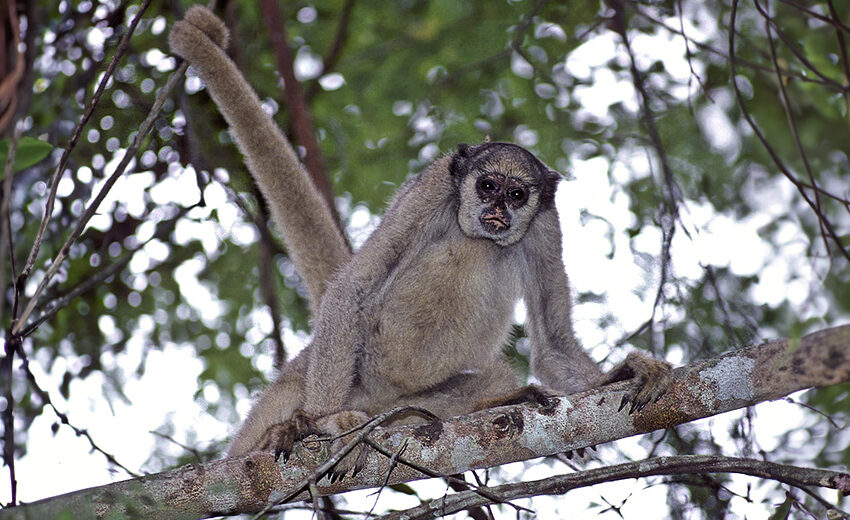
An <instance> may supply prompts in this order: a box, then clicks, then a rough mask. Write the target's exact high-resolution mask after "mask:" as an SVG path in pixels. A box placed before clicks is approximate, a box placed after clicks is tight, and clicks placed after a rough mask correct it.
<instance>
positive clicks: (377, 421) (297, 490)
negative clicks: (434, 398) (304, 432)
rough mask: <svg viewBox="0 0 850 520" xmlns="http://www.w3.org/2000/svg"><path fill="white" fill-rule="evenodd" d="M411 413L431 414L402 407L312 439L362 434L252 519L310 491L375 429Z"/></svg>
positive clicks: (417, 408)
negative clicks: (339, 432)
mask: <svg viewBox="0 0 850 520" xmlns="http://www.w3.org/2000/svg"><path fill="white" fill-rule="evenodd" d="M411 412H416V413H428V414H430V412H428V411H427V410H423V409H422V408H419V407H416V406H400V407H396V408H393V409H392V410H389V411H387V412H384V413H382V414H379V415H376V416H374V417H372V418H371V419H369V420H368V421H366V422H365V423H363V424H361V425H359V426H356V427H355V428H352V429H351V430H349V431H347V432H343V433H341V434H339V435H338V436H336V437H331V438H322V439H316V440H315V441H314V440H312V439H311V440H310V441H309V442H319V441H322V442H325V441H332V440H334V439H336V438H339V437H342V436H345V435H349V434H350V433H353V432H355V431H357V430H360V432H359V433H357V435H356V436H355V437H353V438H352V439H351V440H350V441H348V442H347V443H346V444H345V446H343V447H342V448H340V449H339V450H338V451H336V452H335V453H333V454H332V455H331V456H330V457H328V459H327V460H325V461H324V462H323V463H321V464H319V465H318V466H317V467H316V468H315V469H314V470H313V471H312V472H311V473H310V475H308V476H307V477H305V478H303V479H302V480H301V481H300V482H298V483H297V484H295V486H293V487H292V491H291V492H290V493H289V494H287V495H286V496H284V497H283V498H281V499H280V500H276V501H273V502H271V503H269V504H268V505H267V506H266V507H264V508H263V509H262V510H261V511H260V512H259V513H257V514H256V515H254V516H253V517H252V519H255V520H256V519H259V518H260V517H262V516H263V515H264V514H266V513H267V512H268V511H269V509H270V508H271V507H274V506H275V505H277V504H282V503H285V502H288V501H290V500H292V499H293V498H295V497H296V496H298V495H299V494H301V493H302V492H303V491H304V490H306V489H308V488H309V486H310V482H311V481H313V480H315V481H319V480H321V479H322V478H323V477H324V476H325V475H327V474H328V473H329V472H330V471H331V470H332V469H333V468H334V467H335V466H336V465H337V464H338V463H339V461H341V460H342V459H343V458H344V457H345V456H346V455H348V454H349V453H351V451H352V450H353V449H354V448H356V447H357V445H358V444H360V443H361V442H364V440H365V439H366V438H367V437H368V435H369V434H370V433H372V431H374V430H375V428H377V427H378V426H380V425H382V424H384V423H385V422H387V421H390V420H392V419H393V418H395V417H398V416H400V415H405V414H408V413H411ZM432 415H433V414H432ZM302 442H304V441H302Z"/></svg>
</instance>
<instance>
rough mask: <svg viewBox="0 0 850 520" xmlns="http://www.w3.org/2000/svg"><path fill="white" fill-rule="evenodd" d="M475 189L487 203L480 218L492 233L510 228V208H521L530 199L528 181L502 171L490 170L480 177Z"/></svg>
mask: <svg viewBox="0 0 850 520" xmlns="http://www.w3.org/2000/svg"><path fill="white" fill-rule="evenodd" d="M475 190H476V192H477V193H478V197H479V198H480V199H481V202H483V203H485V204H487V206H485V207H484V209H483V210H482V211H481V215H480V216H479V217H478V218H479V220H480V222H481V225H482V226H484V228H485V229H487V230H488V231H490V232H491V233H501V232H504V231H506V230H507V229H508V228H510V226H511V211H510V210H515V209H518V208H521V207H522V206H523V205H524V204H525V203H526V202H527V201H528V192H529V188H528V186H527V185H526V183H525V182H523V181H522V180H520V179H518V178H516V177H508V176H506V175H502V174H500V173H495V172H490V173H485V174H483V175H481V176H480V177H478V180H477V181H476V183H475Z"/></svg>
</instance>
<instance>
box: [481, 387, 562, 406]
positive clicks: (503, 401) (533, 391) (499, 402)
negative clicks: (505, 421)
mask: <svg viewBox="0 0 850 520" xmlns="http://www.w3.org/2000/svg"><path fill="white" fill-rule="evenodd" d="M520 403H535V404H537V405H539V406H540V407H541V408H543V409H544V410H551V409H553V408H554V407H555V403H556V401H555V400H554V399H551V394H549V393H547V392H546V391H545V390H544V389H543V388H540V387H539V386H537V385H526V386H523V387H522V388H517V389H516V390H511V391H510V392H508V393H506V394H502V395H499V396H496V397H491V398H488V399H483V400H481V401H478V402H477V403H475V406H474V407H473V408H472V409H473V411H478V410H485V409H487V408H495V407H497V406H508V405H511V404H520Z"/></svg>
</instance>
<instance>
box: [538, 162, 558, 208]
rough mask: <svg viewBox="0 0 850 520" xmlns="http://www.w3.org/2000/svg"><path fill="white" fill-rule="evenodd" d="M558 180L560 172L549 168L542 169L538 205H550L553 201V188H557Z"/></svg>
mask: <svg viewBox="0 0 850 520" xmlns="http://www.w3.org/2000/svg"><path fill="white" fill-rule="evenodd" d="M560 180H561V174H560V173H558V172H556V171H555V170H552V169H549V168H546V169H545V170H544V173H543V184H542V185H541V186H540V205H541V206H542V207H550V206H551V205H553V204H554V203H555V189H557V187H558V181H560Z"/></svg>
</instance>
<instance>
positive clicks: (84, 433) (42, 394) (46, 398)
mask: <svg viewBox="0 0 850 520" xmlns="http://www.w3.org/2000/svg"><path fill="white" fill-rule="evenodd" d="M15 340H19V337H17V336H16V337H15ZM18 355H19V356H20V357H21V361H23V365H22V368H23V370H24V373H26V375H27V379H28V380H29V382H30V386H31V387H32V389H33V390H34V391H35V393H37V394H38V396H39V398H40V399H41V400H42V401H43V402H44V404H46V405H47V406H49V407H50V409H51V410H53V413H55V414H56V416H57V417H58V418H59V421H60V422H61V423H62V424H64V425H66V426H68V427H70V428H71V429H72V430H73V431H74V433H75V434H76V435H77V437H83V438H85V439H86V440H87V441H88V443H89V446H91V449H92V451H96V452H98V453H100V454H101V455H103V456H104V457H106V460H107V461H109V463H110V464H112V465H114V466H116V467H118V468H121V469H123V470H124V471H125V472H127V474H128V475H130V476H131V477H140V476H141V475H139V474H138V473H136V472H134V471H131V470H130V469H129V468H127V467H126V466H124V465H123V464H121V463H120V462H118V459H116V458H115V456H114V455H112V454H111V453H108V452H106V451H105V450H104V449H103V448H101V447H100V446H99V445H98V444H97V443H96V442H95V441H94V439H93V438H92V436H91V434H89V431H88V430H87V429H85V428H78V427H76V426H74V425H73V424H71V422H70V420H69V419H68V416H67V415H66V414H65V413H63V412H60V411H59V409H58V408H56V405H55V404H53V400H52V399H50V394H48V393H47V391H45V390H44V389H42V388H41V387H40V386H39V384H38V382H37V381H36V380H35V374H33V373H32V370H30V364H29V358H28V357H27V355H26V354H25V353H24V351H23V349H21V348H18Z"/></svg>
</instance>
